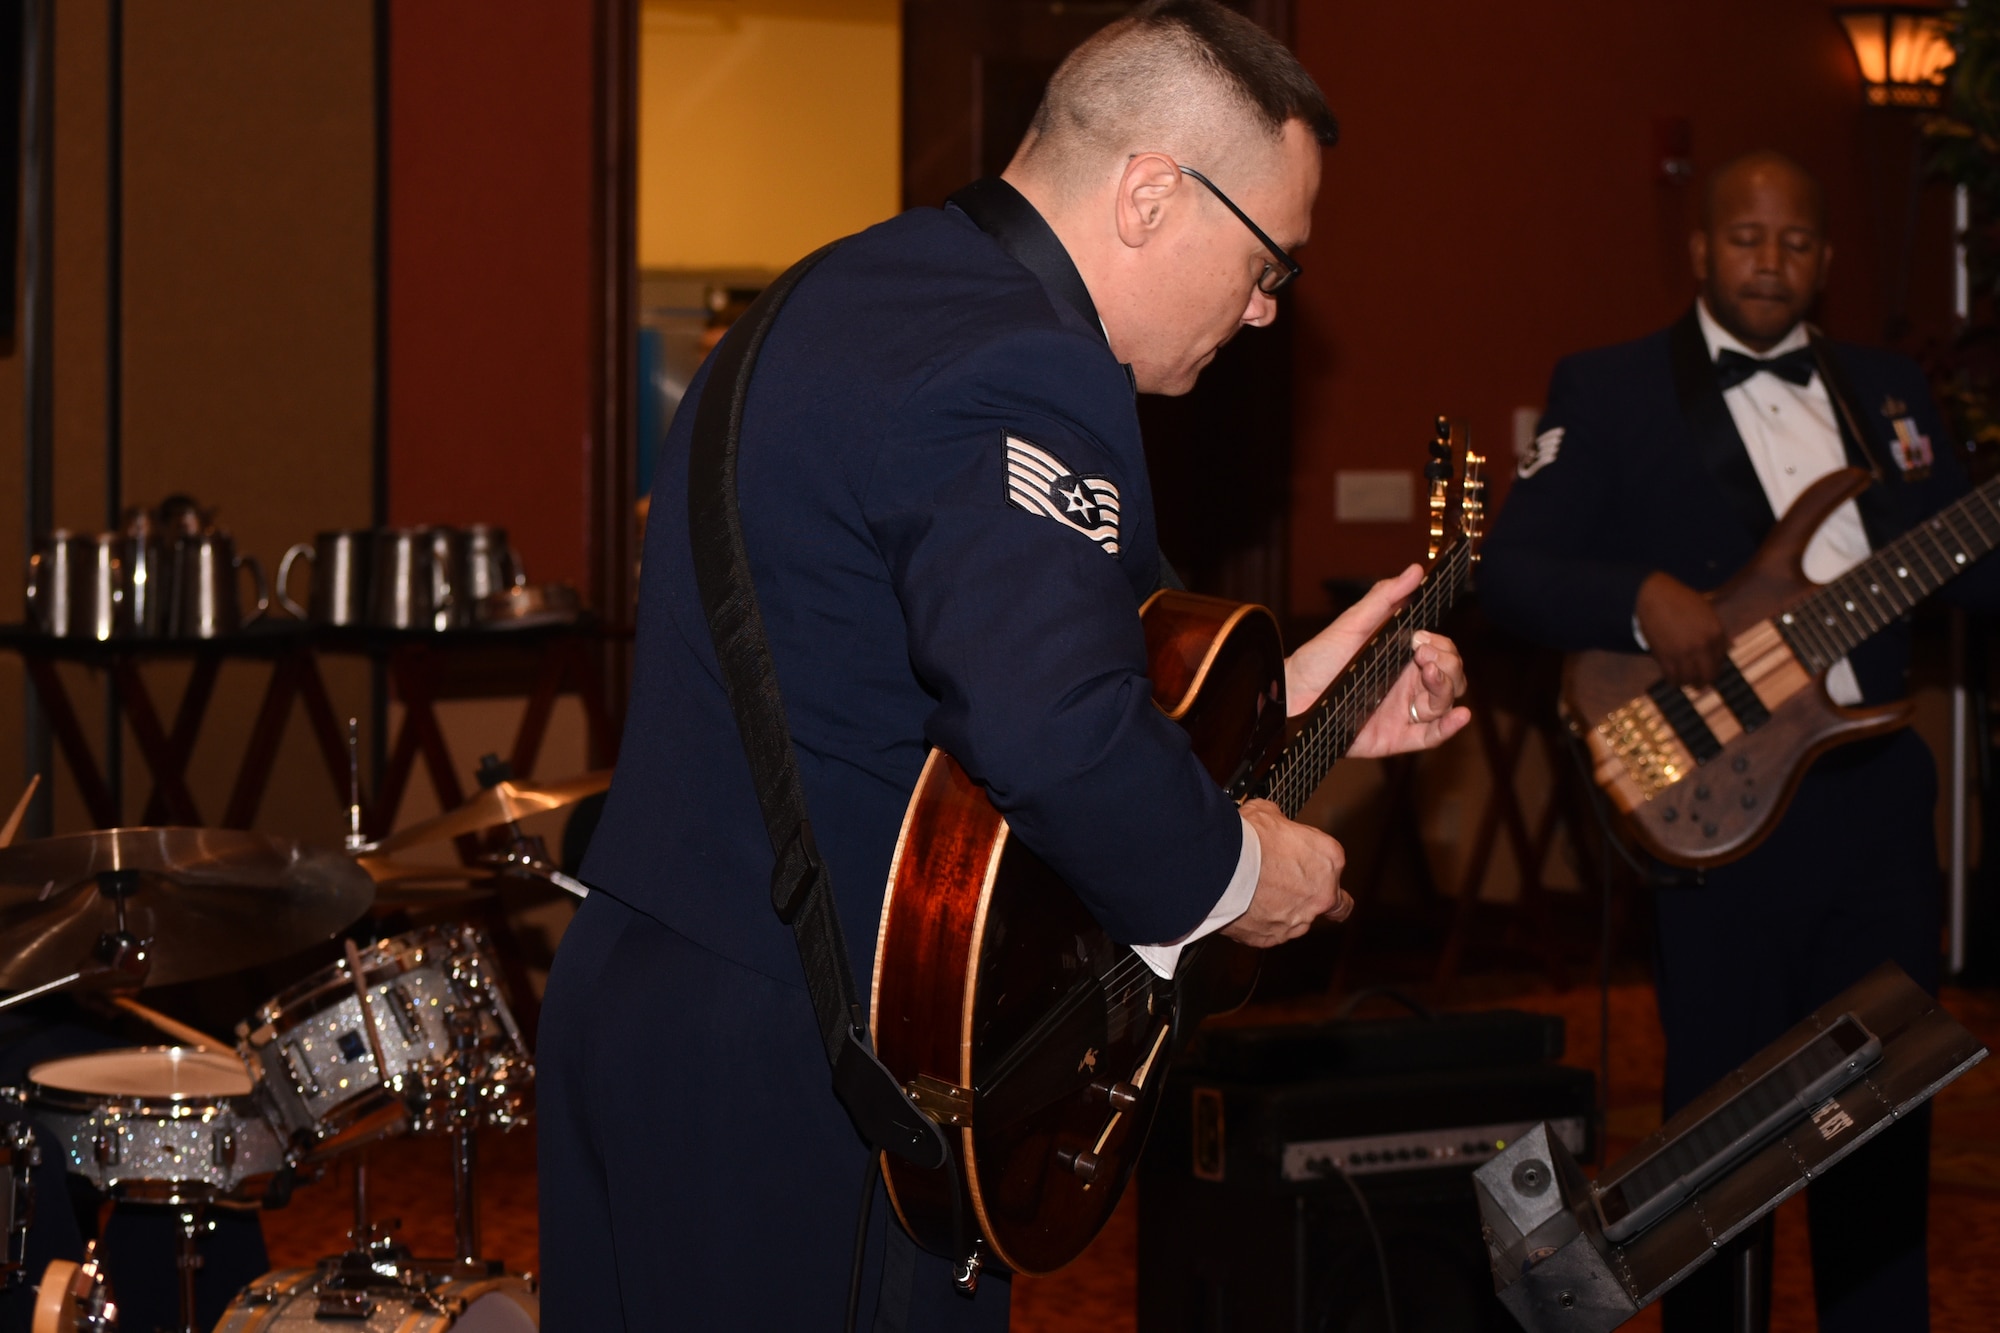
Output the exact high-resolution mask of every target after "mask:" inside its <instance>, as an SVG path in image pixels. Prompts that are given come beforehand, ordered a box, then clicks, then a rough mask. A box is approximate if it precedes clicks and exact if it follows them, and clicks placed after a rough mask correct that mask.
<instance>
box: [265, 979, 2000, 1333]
mask: <svg viewBox="0 0 2000 1333" xmlns="http://www.w3.org/2000/svg"><path fill="white" fill-rule="evenodd" d="M1945 1002H1946V1004H1947V1006H1948V1007H1949V1008H1950V1009H1951V1011H1952V1012H1953V1013H1954V1014H1956V1015H1957V1016H1958V1018H1959V1019H1960V1021H1962V1022H1964V1023H1965V1024H1966V1025H1967V1026H1968V1027H1970V1028H1971V1029H1972V1030H1973V1031H1974V1032H1976V1033H1978V1034H1979V1035H1980V1037H1981V1038H1982V1039H1983V1040H1985V1041H1986V1042H1987V1043H1988V1044H1989V1045H1992V1044H1994V1043H1995V1042H2000V994H1996V993H1994V992H1991V991H1982V992H1970V991H1947V992H1946V995H1945ZM1477 1003H1478V1004H1480V1005H1499V1004H1506V1005H1511V1006H1514V1007H1517V1008H1522V1009H1532V1010H1536V1011H1539V1012H1545V1013H1553V1014H1560V1015H1561V1016H1562V1017H1563V1019H1564V1020H1565V1023H1566V1024H1567V1029H1568V1041H1569V1045H1568V1056H1567V1057H1566V1058H1567V1059H1568V1061H1569V1062H1570V1063H1573V1064H1579V1065H1585V1066H1594V1065H1595V1063H1596V1053H1597V1033H1598V1014H1597V992H1596V991H1595V990H1593V989H1588V988H1578V989H1574V990H1570V991H1566V992H1561V993H1556V992H1552V991H1546V990H1533V989H1531V990H1528V991H1527V992H1526V993H1514V994H1507V993H1504V989H1503V988H1496V989H1495V991H1494V992H1493V993H1489V994H1482V995H1481V996H1479V997H1478V1001H1477ZM1467 1007H1472V1006H1467ZM1290 1012H1292V1013H1293V1014H1294V1016H1297V1017H1306V1016H1308V1015H1307V1014H1306V1013H1304V1012H1300V1011H1298V1010H1296V1009H1295V1010H1292V1011H1290ZM1611 1013H1612V1020H1611V1021H1612V1032H1613V1034H1614V1037H1615V1042H1614V1045H1613V1050H1612V1068H1611V1097H1610V1106H1611V1117H1610V1137H1611V1144H1610V1147H1611V1152H1612V1153H1613V1155H1616V1154H1617V1153H1620V1152H1622V1151H1624V1150H1625V1149H1626V1148H1629V1147H1630V1146H1631V1145H1632V1144H1633V1143H1635V1142H1637V1141H1638V1140H1639V1139H1640V1138H1642V1137H1644V1136H1645V1135H1646V1134H1647V1133H1649V1132H1651V1131H1652V1130H1653V1129H1654V1128H1655V1127H1656V1126H1657V1125H1658V1123H1659V1107H1658V1103H1659V1095H1660V1085H1659V1066H1660V1032H1659V1024H1658V1020H1657V1017H1656V1015H1655V1013H1654V1009H1653V995H1652V990H1651V988H1650V987H1647V986H1643V985H1623V986H1616V987H1614V988H1613V989H1612V993H1611ZM1935 1133H1936V1141H1935V1147H1934V1150H1933V1154H1932V1160H1931V1182H1932V1187H1931V1313H1932V1328H1933V1329H1934V1330H1936V1333H1986V1331H1987V1330H1990V1329H1992V1328H1993V1327H1994V1326H1995V1323H1994V1320H1995V1316H1994V1313H1993V1312H1994V1311H1995V1310H1996V1309H2000V1059H1989V1060H1987V1061H1986V1062H1985V1063H1983V1064H1981V1065H1980V1066H1978V1067H1977V1068H1975V1069H1974V1070H1973V1071H1972V1072H1971V1073H1970V1074H1968V1075H1967V1076H1965V1077H1964V1078H1962V1079H1960V1080H1959V1081H1958V1082H1957V1083H1955V1084H1954V1085H1952V1086H1951V1087H1950V1088H1947V1089H1946V1090H1945V1091H1944V1093H1943V1094H1942V1095H1941V1096H1940V1097H1939V1098H1938V1104H1937V1120H1936V1131H1935ZM370 1152H371V1158H370V1161H371V1164H372V1166H371V1170H370V1183H371V1193H372V1195H373V1209H372V1211H373V1214H374V1216H375V1217H376V1219H377V1220H378V1221H386V1220H388V1219H392V1218H393V1219H400V1222H401V1227H400V1230H399V1232H398V1234H399V1235H400V1236H401V1238H402V1239H403V1241H404V1243H405V1244H408V1245H409V1246H410V1247H411V1248H412V1249H414V1250H415V1251H416V1252H418V1253H419V1254H431V1255H444V1254H448V1253H449V1252H450V1251H451V1248H452V1220H451V1172H450V1166H449V1161H448V1158H447V1157H446V1153H445V1145H444V1143H443V1142H442V1141H439V1140H421V1141H420V1140H414V1139H405V1140H401V1141H397V1142H391V1143H385V1144H379V1145H377V1146H376V1147H375V1148H373V1149H371V1150H370ZM480 1154H481V1161H480V1167H481V1169H480V1204H481V1207H480V1218H481V1225H482V1228H483V1232H484V1236H483V1239H484V1250H485V1252H486V1253H487V1254H488V1255H489V1256H492V1257H494V1258H499V1259H504V1260H505V1261H506V1262H507V1265H508V1267H510V1268H512V1269H514V1270H516V1271H521V1270H528V1271H532V1270H533V1269H534V1267H535V1247H536V1232H535V1150H534V1136H533V1134H532V1133H529V1132H517V1133H514V1134H506V1135H502V1134H492V1135H488V1136H485V1137H484V1138H482V1140H481V1143H480ZM351 1199H352V1194H351V1186H350V1184H349V1178H348V1175H347V1173H346V1171H345V1169H344V1168H341V1169H336V1171H334V1172H333V1173H331V1174H329V1175H328V1176H327V1177H326V1178H324V1179H322V1180H320V1181H318V1182H316V1183H313V1184H310V1185H305V1186H301V1187H300V1189H299V1190H298V1192H297V1194H296V1195H295V1196H294V1198H293V1200H292V1203H291V1206H290V1207H288V1208H286V1209H284V1210H282V1211H279V1212H273V1213H269V1214H266V1216H265V1223H264V1229H265V1235H266V1237H267V1239H268V1242H269V1245H270V1249H271V1257H272V1261H273V1263H275V1264H277V1265H279V1266H284V1265H288V1264H303V1263H310V1262H312V1261H313V1260H314V1259H316V1258H318V1257H319V1256H321V1255H326V1254H331V1253H334V1252H335V1251H337V1250H339V1249H340V1248H341V1247H342V1246H343V1245H344V1243H345V1240H346V1232H347V1228H348V1227H349V1225H350V1220H351V1217H352V1203H351ZM1136 1216H1137V1214H1136V1211H1135V1200H1134V1198H1133V1197H1131V1196H1129V1195H1128V1197H1127V1198H1126V1200H1125V1203H1124V1205H1123V1206H1122V1207H1121V1208H1120V1210H1119V1212H1118V1214H1117V1216H1116V1217H1115V1218H1114V1219H1113V1221H1112V1223H1111V1225H1110V1226H1109V1227H1108V1228H1106V1230H1105V1232H1104V1234H1103V1235H1101V1236H1100V1237H1099V1238H1098V1240H1097V1243H1096V1244H1095V1245H1094V1246H1092V1248H1091V1249H1090V1250H1089V1252H1087V1253H1086V1254H1085V1255H1084V1257H1083V1258H1082V1259H1080V1260H1078V1261H1077V1262H1076V1263H1075V1264H1073V1265H1071V1266H1070V1267H1069V1268H1067V1269H1065V1270H1063V1271H1062V1272H1061V1273H1058V1274H1055V1275H1054V1276H1052V1277H1047V1278H1041V1279H1032V1280H1031V1279H1021V1280H1019V1281H1017V1282H1016V1283H1015V1285H1014V1319H1013V1327H1014V1329H1015V1333H1132V1331H1133V1330H1135V1327H1136V1324H1135V1317H1134V1314H1133V1303H1134V1294H1133V1293H1134V1285H1135V1283H1136V1280H1137V1278H1136V1273H1137V1226H1136ZM1805 1231H1806V1222H1805V1209H1804V1202H1803V1200H1802V1199H1794V1200H1793V1201H1792V1202H1791V1203H1789V1204H1787V1205H1786V1206H1785V1207H1784V1208H1783V1209H1781V1210H1780V1212H1779V1217H1778V1250H1779V1253H1778V1259H1777V1278H1776V1291H1775V1295H1774V1300H1773V1305H1774V1313H1773V1317H1772V1329H1773V1330H1774V1333H1810V1330H1812V1329H1813V1328H1814V1315H1813V1300H1812V1286H1811V1277H1810V1270H1809V1268H1808V1266H1807V1258H1806V1234H1805ZM1628 1327H1629V1328H1631V1329H1634V1330H1656V1329H1658V1327H1659V1318H1658V1314H1657V1311H1647V1312H1645V1313H1644V1314H1642V1315H1641V1316H1640V1318H1639V1319H1637V1320H1635V1321H1633V1322H1632V1323H1631V1324H1630V1325H1628Z"/></svg>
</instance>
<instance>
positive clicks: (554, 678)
mask: <svg viewBox="0 0 2000 1333" xmlns="http://www.w3.org/2000/svg"><path fill="white" fill-rule="evenodd" d="M574 661H575V649H574V648H569V649H565V650H563V651H559V652H550V653H547V654H544V656H543V658H542V669H541V671H540V672H538V673H537V674H536V676H535V688H534V691H533V692H532V693H530V694H529V695H528V707H527V710H526V711H525V712H523V713H522V714H521V725H520V726H519V727H518V728H516V729H515V732H514V752H513V753H512V754H511V755H509V756H508V757H507V766H508V768H510V769H512V770H513V773H514V777H515V779H516V780H517V781H522V782H525V781H526V780H527V779H528V778H530V777H532V776H534V772H535V760H536V759H538V758H540V757H541V753H542V740H543V738H544V737H546V736H547V735H548V730H549V716H550V714H552V713H553V712H554V711H555V706H556V695H557V694H558V693H560V692H561V690H562V685H563V677H564V676H566V675H568V674H569V671H570V668H571V666H572V665H573V663H574Z"/></svg>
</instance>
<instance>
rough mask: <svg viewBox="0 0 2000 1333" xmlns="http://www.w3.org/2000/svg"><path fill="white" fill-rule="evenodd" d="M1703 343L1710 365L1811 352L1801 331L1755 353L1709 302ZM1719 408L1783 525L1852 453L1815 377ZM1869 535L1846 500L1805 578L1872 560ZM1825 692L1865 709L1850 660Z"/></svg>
mask: <svg viewBox="0 0 2000 1333" xmlns="http://www.w3.org/2000/svg"><path fill="white" fill-rule="evenodd" d="M1695 314H1696V318H1697V319H1699V320H1700V322H1701V336H1702V337H1703V339H1705V340H1706V341H1707V343H1708V356H1709V359H1710V360H1711V361H1713V360H1714V359H1715V356H1716V354H1717V353H1718V352H1720V351H1722V350H1723V349H1724V348H1728V349H1729V350H1731V351H1735V352H1741V353H1742V354H1743V355H1745V356H1751V357H1757V358H1759V359H1767V358H1770V357H1774V356H1778V355H1781V354H1782V353H1785V352H1789V351H1791V350H1792V349H1793V348H1797V347H1804V346H1806V345H1807V342H1808V339H1807V336H1806V327H1805V325H1804V324H1799V325H1797V326H1796V327H1794V328H1793V329H1792V331H1791V332H1790V333H1788V334H1786V335H1785V336H1784V338H1783V339H1782V340H1781V341H1780V342H1779V343H1778V345H1777V346H1775V347H1772V348H1771V349H1769V350H1768V351H1763V352H1753V351H1751V350H1750V349H1749V348H1748V347H1745V346H1744V345H1743V344H1742V343H1741V342H1740V341H1738V340H1737V339H1736V338H1735V337H1734V336H1733V335H1731V334H1730V332H1729V331H1728V330H1727V329H1725V328H1723V327H1722V326H1721V325H1720V324H1718V323H1716V322H1715V318H1714V316H1712V315H1710V314H1709V313H1708V306H1707V304H1706V303H1705V302H1702V301H1697V302H1696V303H1695ZM1722 401H1723V402H1724V403H1725V404H1726V405H1727V406H1728V408H1729V415H1730V417H1731V418H1732V419H1733V420H1734V421H1735V422H1736V433H1737V434H1738V435H1741V436H1742V437H1743V447H1744V448H1745V449H1746V450H1748V451H1749V454H1750V466H1751V467H1753V468H1755V469H1756V471H1757V480H1758V481H1759V482H1761V483H1762V484H1763V487H1764V498H1765V499H1766V500H1768V501H1770V503H1771V512H1772V513H1773V514H1776V515H1778V516H1779V517H1780V518H1782V517H1784V514H1785V511H1786V510H1788V509H1790V508H1791V507H1792V502H1793V501H1795V500H1797V499H1798V498H1799V496H1800V495H1801V494H1802V493H1803V492H1804V491H1805V489H1806V488H1807V487H1808V486H1810V485H1812V484H1813V483H1814V482H1816V481H1818V480H1819V479H1820V478H1821V477H1824V476H1825V475H1826V474H1827V473H1829V472H1833V471H1836V470H1838V469H1840V468H1844V467H1846V466H1847V450H1846V449H1845V448H1844V447H1843V446H1842V444H1841V442H1840V425H1839V423H1838V421H1837V420H1836V419H1835V417H1834V406H1833V399H1832V398H1831V397H1830V396H1829V395H1828V394H1827V390H1826V384H1825V382H1824V380H1823V379H1822V378H1821V377H1820V376H1819V375H1818V374H1814V376H1813V377H1812V380H1811V381H1810V382H1809V383H1806V384H1793V383H1791V382H1790V381H1789V380H1786V379H1783V378H1782V377H1780V376H1777V375H1773V374H1770V373H1768V372H1765V371H1759V372H1758V373H1757V374H1755V375H1752V376H1751V377H1750V378H1749V379H1747V380H1744V381H1743V382H1742V383H1741V384H1739V385H1737V386H1736V387H1735V388H1733V389H1725V390H1724V391H1723V394H1722ZM1868 554H1869V548H1868V533H1867V531H1866V530H1865V529H1864V528H1863V527H1862V526H1861V511H1860V510H1859V509H1857V508H1855V505H1854V501H1852V500H1849V501H1847V502H1846V503H1845V504H1843V505H1841V506H1840V508H1838V509H1836V510H1834V511H1833V515H1832V517H1830V518H1828V519H1827V520H1826V522H1825V523H1823V524H1821V525H1820V529H1819V531H1818V532H1816V533H1814V534H1813V538H1812V541H1811V542H1810V543H1809V544H1808V545H1807V546H1806V558H1805V567H1806V577H1807V578H1809V579H1811V580H1812V581H1813V582H1814V583H1829V582H1831V581H1833V580H1834V579H1837V578H1839V577H1840V576H1841V575H1842V574H1845V573H1846V572H1847V571H1848V570H1850V569H1852V568H1854V566H1856V565H1858V564H1860V563H1861V562H1862V561H1863V560H1866V559H1867V558H1868ZM1826 692H1827V693H1828V694H1829V695H1830V696H1832V698H1833V701H1834V702H1835V703H1837V704H1858V703H1860V702H1861V685H1860V683H1859V682H1858V681H1857V680H1856V679H1855V678H1854V668H1853V667H1852V666H1851V665H1849V663H1848V661H1847V659H1846V658H1844V657H1843V658H1841V659H1840V660H1839V661H1838V662H1835V663H1834V664H1833V667H1832V669H1830V670H1829V671H1828V672H1827V673H1826Z"/></svg>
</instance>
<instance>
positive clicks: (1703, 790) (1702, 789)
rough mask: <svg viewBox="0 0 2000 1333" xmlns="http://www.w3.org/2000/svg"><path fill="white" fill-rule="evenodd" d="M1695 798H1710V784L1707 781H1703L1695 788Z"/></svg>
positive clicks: (1699, 799) (1698, 799)
mask: <svg viewBox="0 0 2000 1333" xmlns="http://www.w3.org/2000/svg"><path fill="white" fill-rule="evenodd" d="M1694 798H1695V799H1696V800H1697V801H1705V800H1707V799H1708V784H1707V783H1706V782H1704V783H1702V784H1701V785H1700V786H1698V787H1696V788H1695V789H1694Z"/></svg>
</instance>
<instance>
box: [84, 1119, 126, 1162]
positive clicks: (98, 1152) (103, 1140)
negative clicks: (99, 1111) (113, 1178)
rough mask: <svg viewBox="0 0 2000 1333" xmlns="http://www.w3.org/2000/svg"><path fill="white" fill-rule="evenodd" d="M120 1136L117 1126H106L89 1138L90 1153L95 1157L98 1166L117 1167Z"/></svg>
mask: <svg viewBox="0 0 2000 1333" xmlns="http://www.w3.org/2000/svg"><path fill="white" fill-rule="evenodd" d="M120 1143H121V1136H120V1135H119V1133H118V1126H116V1125H106V1126H104V1127H103V1128H102V1129H100V1130H98V1131H97V1132H96V1133H95V1134H92V1135H91V1136H90V1148H91V1152H92V1153H93V1154H95V1156H96V1157H97V1164H98V1165H99V1166H117V1165H118V1161H119V1158H120V1156H121V1154H120V1152H119V1147H120Z"/></svg>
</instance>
